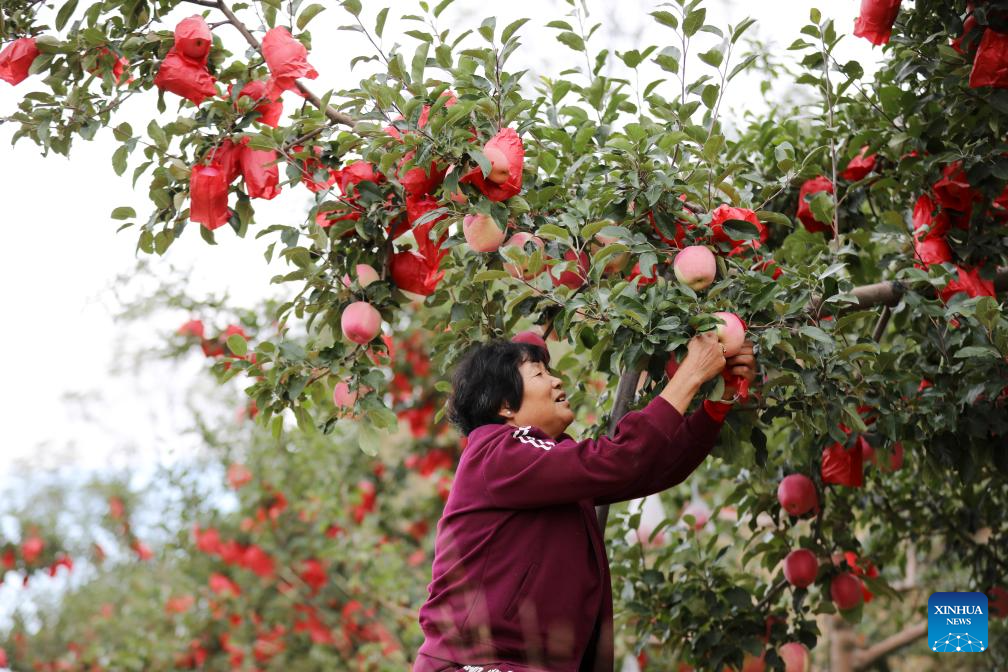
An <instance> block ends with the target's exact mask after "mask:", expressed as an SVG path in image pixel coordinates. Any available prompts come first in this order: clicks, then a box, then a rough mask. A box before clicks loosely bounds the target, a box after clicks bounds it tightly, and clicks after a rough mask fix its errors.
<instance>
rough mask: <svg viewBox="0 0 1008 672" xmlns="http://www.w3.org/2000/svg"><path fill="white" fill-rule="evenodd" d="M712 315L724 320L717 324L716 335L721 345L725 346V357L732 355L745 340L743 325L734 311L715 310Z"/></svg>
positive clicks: (739, 348)
mask: <svg viewBox="0 0 1008 672" xmlns="http://www.w3.org/2000/svg"><path fill="white" fill-rule="evenodd" d="M714 315H715V317H720V318H721V319H722V320H723V321H724V324H719V325H718V327H717V335H718V340H719V341H721V345H723V346H724V347H725V357H734V356H735V355H737V354H738V353H739V351H740V350H741V349H742V344H743V343H744V342H745V326H744V325H743V324H742V320H741V318H739V316H738V315H736V314H735V313H726V312H717V313H714Z"/></svg>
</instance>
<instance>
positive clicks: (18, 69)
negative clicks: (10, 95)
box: [0, 37, 39, 84]
mask: <svg viewBox="0 0 1008 672" xmlns="http://www.w3.org/2000/svg"><path fill="white" fill-rule="evenodd" d="M38 55H39V50H38V47H36V46H35V38H34V37H21V38H18V39H16V40H14V41H13V42H11V43H10V44H8V45H7V46H6V47H4V48H3V51H0V79H2V80H4V81H5V82H9V83H10V84H20V83H21V82H23V81H24V80H25V78H26V77H28V68H30V67H31V64H32V62H33V61H34V60H35V58H36V57H37V56H38Z"/></svg>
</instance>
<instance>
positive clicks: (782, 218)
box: [756, 210, 793, 227]
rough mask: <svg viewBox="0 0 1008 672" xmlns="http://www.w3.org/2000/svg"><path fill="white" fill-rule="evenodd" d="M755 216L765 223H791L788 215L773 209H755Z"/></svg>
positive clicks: (782, 224) (789, 224)
mask: <svg viewBox="0 0 1008 672" xmlns="http://www.w3.org/2000/svg"><path fill="white" fill-rule="evenodd" d="M756 218H757V219H759V220H760V221H761V222H766V223H767V224H778V225H780V226H787V227H790V226H791V225H792V224H793V222H792V221H791V218H790V217H788V216H787V215H783V214H781V213H779V212H774V211H773V210H757V211H756Z"/></svg>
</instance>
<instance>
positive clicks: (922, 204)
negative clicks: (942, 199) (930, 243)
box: [913, 194, 950, 240]
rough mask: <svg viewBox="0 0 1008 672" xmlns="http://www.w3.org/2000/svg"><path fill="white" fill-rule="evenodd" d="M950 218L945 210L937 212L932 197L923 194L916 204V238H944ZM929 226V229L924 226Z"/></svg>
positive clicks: (914, 215)
mask: <svg viewBox="0 0 1008 672" xmlns="http://www.w3.org/2000/svg"><path fill="white" fill-rule="evenodd" d="M949 224H950V223H949V218H948V215H947V214H946V213H944V212H939V213H938V214H937V215H936V214H935V204H934V201H932V200H931V197H930V196H928V195H927V194H923V195H922V196H921V197H920V198H918V199H917V203H916V204H914V211H913V228H914V238H916V239H918V240H920V239H924V238H944V237H945V234H946V233H948V230H949ZM925 227H927V231H924V228H925Z"/></svg>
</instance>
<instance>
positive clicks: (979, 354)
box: [953, 345, 1001, 359]
mask: <svg viewBox="0 0 1008 672" xmlns="http://www.w3.org/2000/svg"><path fill="white" fill-rule="evenodd" d="M953 356H954V357H955V359H970V358H984V357H993V358H994V359H1000V358H1001V353H999V352H998V351H997V350H995V349H994V348H992V347H990V346H989V345H967V346H966V347H965V348H960V349H959V350H958V351H956V353H955V355H953Z"/></svg>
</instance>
